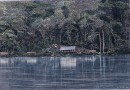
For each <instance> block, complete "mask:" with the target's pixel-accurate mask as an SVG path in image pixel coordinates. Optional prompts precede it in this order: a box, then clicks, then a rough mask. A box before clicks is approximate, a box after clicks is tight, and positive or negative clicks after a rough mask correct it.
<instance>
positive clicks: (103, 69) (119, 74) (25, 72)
mask: <svg viewBox="0 0 130 90" xmlns="http://www.w3.org/2000/svg"><path fill="white" fill-rule="evenodd" d="M93 89H98V90H107V89H112V90H113V89H115V90H119V89H123V90H126V89H128V90H130V55H118V56H102V57H101V56H77V57H10V58H4V57H1V58H0V90H93Z"/></svg>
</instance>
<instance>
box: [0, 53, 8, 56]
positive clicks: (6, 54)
mask: <svg viewBox="0 0 130 90" xmlns="http://www.w3.org/2000/svg"><path fill="white" fill-rule="evenodd" d="M8 55H9V53H8V52H0V56H8Z"/></svg>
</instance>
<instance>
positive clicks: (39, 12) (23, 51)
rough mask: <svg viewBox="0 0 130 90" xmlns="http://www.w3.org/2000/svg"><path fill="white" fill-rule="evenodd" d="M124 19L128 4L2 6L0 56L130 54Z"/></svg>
mask: <svg viewBox="0 0 130 90" xmlns="http://www.w3.org/2000/svg"><path fill="white" fill-rule="evenodd" d="M53 1H54V2H53ZM129 15H130V14H129V0H124V1H123V0H82V2H79V0H47V2H42V1H35V0H34V1H28V2H24V1H23V2H20V1H15V2H13V1H12V2H1V3H0V56H65V55H70V56H72V55H89V54H90V55H93V54H94V55H98V54H99V55H100V54H104V55H115V54H130V31H129V28H130V23H129Z"/></svg>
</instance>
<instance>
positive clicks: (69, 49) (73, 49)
mask: <svg viewBox="0 0 130 90" xmlns="http://www.w3.org/2000/svg"><path fill="white" fill-rule="evenodd" d="M60 51H61V52H74V53H75V52H76V46H60Z"/></svg>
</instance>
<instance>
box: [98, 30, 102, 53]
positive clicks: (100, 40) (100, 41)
mask: <svg viewBox="0 0 130 90" xmlns="http://www.w3.org/2000/svg"><path fill="white" fill-rule="evenodd" d="M99 43H100V44H99V45H100V54H101V53H102V39H101V32H99Z"/></svg>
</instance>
